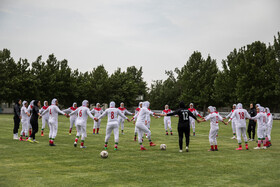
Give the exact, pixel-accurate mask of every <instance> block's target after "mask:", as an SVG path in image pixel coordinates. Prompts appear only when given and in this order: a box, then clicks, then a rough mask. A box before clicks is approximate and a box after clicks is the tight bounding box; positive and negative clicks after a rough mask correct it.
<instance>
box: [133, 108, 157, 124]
mask: <svg viewBox="0 0 280 187" xmlns="http://www.w3.org/2000/svg"><path fill="white" fill-rule="evenodd" d="M153 114H154V113H153V112H152V111H150V110H149V109H147V108H141V109H140V111H139V112H138V113H137V114H136V115H135V116H134V118H135V119H137V121H136V123H143V124H145V121H146V120H147V115H153Z"/></svg>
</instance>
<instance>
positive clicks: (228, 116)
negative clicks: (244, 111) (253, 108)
mask: <svg viewBox="0 0 280 187" xmlns="http://www.w3.org/2000/svg"><path fill="white" fill-rule="evenodd" d="M235 110H236V109H232V110H231V111H230V113H229V114H228V115H227V116H226V119H228V118H230V117H231V115H232V114H233V112H234V111H235ZM235 120H236V118H233V119H232V121H233V122H235Z"/></svg>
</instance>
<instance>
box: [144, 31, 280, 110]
mask: <svg viewBox="0 0 280 187" xmlns="http://www.w3.org/2000/svg"><path fill="white" fill-rule="evenodd" d="M174 73H176V75H177V76H175V75H174ZM166 74H167V75H168V78H167V79H166V80H165V81H162V80H158V81H154V83H153V84H152V86H151V90H150V93H149V96H150V98H149V99H150V101H151V104H152V106H154V107H155V108H163V107H164V105H165V104H169V105H171V106H173V108H176V107H177V105H178V104H177V103H178V102H179V101H180V100H183V101H185V102H186V103H190V102H193V103H194V104H195V105H196V108H198V109H200V110H204V111H205V110H206V107H207V106H208V105H214V106H218V107H224V106H231V105H232V104H233V103H237V102H241V103H243V104H244V105H245V106H246V105H247V106H248V105H249V104H250V103H251V102H253V103H260V104H262V105H263V106H269V107H270V108H271V110H272V111H279V108H280V33H278V34H277V37H274V41H273V44H269V45H266V44H265V43H262V42H260V41H256V42H253V43H252V44H250V45H247V46H244V47H241V48H240V49H239V50H237V49H234V50H233V51H232V52H231V53H230V54H229V55H228V56H227V58H226V59H225V60H223V61H222V69H221V70H219V69H218V67H217V63H216V61H215V60H213V59H212V58H211V57H210V55H209V56H208V57H207V58H206V59H204V58H203V57H202V55H201V53H200V52H197V51H195V52H194V53H193V54H192V55H191V56H190V58H189V59H188V61H187V63H186V64H185V65H184V66H183V67H182V68H181V69H179V68H176V69H175V70H174V72H173V71H167V72H166Z"/></svg>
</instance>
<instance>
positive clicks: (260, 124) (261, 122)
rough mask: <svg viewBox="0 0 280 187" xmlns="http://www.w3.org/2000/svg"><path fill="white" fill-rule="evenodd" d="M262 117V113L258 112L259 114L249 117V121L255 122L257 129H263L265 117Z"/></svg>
mask: <svg viewBox="0 0 280 187" xmlns="http://www.w3.org/2000/svg"><path fill="white" fill-rule="evenodd" d="M264 115H265V114H264V113H262V112H259V113H257V115H256V116H254V117H251V119H253V120H257V123H258V128H263V127H265V123H266V116H264Z"/></svg>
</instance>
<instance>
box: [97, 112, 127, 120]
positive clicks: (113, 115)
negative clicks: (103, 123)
mask: <svg viewBox="0 0 280 187" xmlns="http://www.w3.org/2000/svg"><path fill="white" fill-rule="evenodd" d="M105 115H107V116H108V121H107V123H118V116H121V117H122V118H124V119H127V117H126V116H125V115H123V114H122V112H121V111H120V110H119V109H117V108H108V109H106V110H105V112H103V113H102V114H101V116H99V117H98V119H101V118H103V117H104V116H105Z"/></svg>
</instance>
